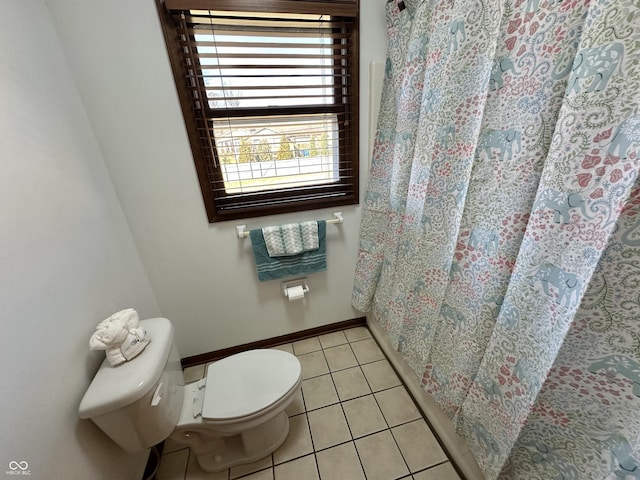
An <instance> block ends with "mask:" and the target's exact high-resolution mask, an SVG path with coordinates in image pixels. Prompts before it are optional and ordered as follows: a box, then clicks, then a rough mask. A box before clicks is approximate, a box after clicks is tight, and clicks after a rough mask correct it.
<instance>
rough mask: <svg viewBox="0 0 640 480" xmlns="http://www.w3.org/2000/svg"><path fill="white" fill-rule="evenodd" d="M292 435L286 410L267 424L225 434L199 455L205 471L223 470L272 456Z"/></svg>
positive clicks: (200, 463)
mask: <svg viewBox="0 0 640 480" xmlns="http://www.w3.org/2000/svg"><path fill="white" fill-rule="evenodd" d="M288 435H289V417H288V416H287V414H286V413H285V412H284V411H282V412H280V413H279V414H277V415H276V416H275V417H273V418H271V419H270V420H268V421H266V422H265V423H263V424H261V425H258V426H256V427H253V428H251V429H249V430H247V431H245V432H242V433H240V434H238V435H234V436H230V437H222V440H223V441H219V442H216V446H215V448H213V449H212V450H209V451H207V452H206V453H202V454H200V455H196V460H197V462H198V465H199V466H200V468H201V469H202V470H204V471H205V472H211V473H214V472H220V471H222V470H226V469H227V468H231V467H234V466H236V465H240V464H243V463H253V462H256V461H258V460H260V459H261V458H264V457H266V456H267V455H270V454H271V453H273V452H274V451H276V450H277V449H278V447H280V445H282V444H283V443H284V441H285V440H286V439H287V436H288Z"/></svg>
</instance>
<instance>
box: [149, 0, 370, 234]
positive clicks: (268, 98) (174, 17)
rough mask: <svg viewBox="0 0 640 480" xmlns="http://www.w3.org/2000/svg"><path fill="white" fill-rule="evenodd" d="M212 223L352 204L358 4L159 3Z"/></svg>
mask: <svg viewBox="0 0 640 480" xmlns="http://www.w3.org/2000/svg"><path fill="white" fill-rule="evenodd" d="M157 1H158V8H159V12H160V17H161V20H162V24H163V28H164V33H165V40H166V43H167V48H168V51H169V58H170V61H171V65H172V69H173V73H174V77H175V80H176V86H177V89H178V95H179V97H180V102H181V105H182V111H183V114H184V119H185V125H186V127H187V132H188V135H189V140H190V143H191V150H192V152H193V157H194V161H195V165H196V170H197V173H198V177H199V180H200V188H201V190H202V195H203V199H204V203H205V207H206V210H207V215H208V217H209V221H210V222H216V221H221V220H231V219H236V218H243V217H250V216H257V215H268V214H274V213H284V212H292V211H299V210H307V209H311V208H323V207H332V206H337V205H348V204H355V203H358V16H357V8H358V4H357V0H325V1H318V0H260V1H256V0H157Z"/></svg>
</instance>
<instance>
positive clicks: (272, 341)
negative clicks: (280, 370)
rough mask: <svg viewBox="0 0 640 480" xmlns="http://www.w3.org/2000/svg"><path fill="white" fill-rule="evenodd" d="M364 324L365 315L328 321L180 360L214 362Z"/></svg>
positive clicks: (188, 363)
mask: <svg viewBox="0 0 640 480" xmlns="http://www.w3.org/2000/svg"><path fill="white" fill-rule="evenodd" d="M366 324H367V319H366V317H359V318H353V319H351V320H345V321H342V322H336V323H330V324H328V325H322V326H320V327H315V328H309V329H307V330H301V331H299V332H293V333H288V334H286V335H280V336H279V337H272V338H267V339H265V340H258V341H255V342H250V343H245V344H243V345H237V346H235V347H229V348H223V349H221V350H215V351H213V352H208V353H201V354H200V355H193V356H191V357H185V358H183V359H182V360H181V362H182V368H187V367H192V366H194V365H202V364H203V363H209V362H214V361H216V360H220V359H221V358H224V357H228V356H229V355H233V354H235V353H240V352H245V351H247V350H253V349H256V348H271V347H275V346H277V345H282V344H283V343H291V342H295V341H298V340H304V339H305V338H310V337H317V336H318V335H324V334H325V333H331V332H337V331H339V330H345V329H347V328H353V327H361V326H364V325H366Z"/></svg>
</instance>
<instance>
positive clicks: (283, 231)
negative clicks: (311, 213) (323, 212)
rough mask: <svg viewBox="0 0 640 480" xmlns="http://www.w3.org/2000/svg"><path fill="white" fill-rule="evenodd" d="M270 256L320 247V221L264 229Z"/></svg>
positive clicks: (296, 253)
mask: <svg viewBox="0 0 640 480" xmlns="http://www.w3.org/2000/svg"><path fill="white" fill-rule="evenodd" d="M262 235H263V236H264V243H265V244H266V246H267V252H269V256H270V257H284V256H289V255H298V254H299V253H302V252H308V251H310V250H316V249H317V248H318V222H315V221H311V222H302V223H289V224H287V225H278V226H274V227H265V228H263V229H262Z"/></svg>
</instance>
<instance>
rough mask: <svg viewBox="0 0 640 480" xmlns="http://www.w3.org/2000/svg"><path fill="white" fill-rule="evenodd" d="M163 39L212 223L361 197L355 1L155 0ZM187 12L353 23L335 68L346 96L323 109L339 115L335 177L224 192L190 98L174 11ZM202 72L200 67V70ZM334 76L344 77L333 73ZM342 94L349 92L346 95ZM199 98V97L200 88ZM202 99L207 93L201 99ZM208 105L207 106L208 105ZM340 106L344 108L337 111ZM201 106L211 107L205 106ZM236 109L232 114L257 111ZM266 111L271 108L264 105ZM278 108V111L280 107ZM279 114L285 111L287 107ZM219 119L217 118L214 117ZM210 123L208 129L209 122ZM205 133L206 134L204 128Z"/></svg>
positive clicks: (209, 136) (204, 122) (203, 121)
mask: <svg viewBox="0 0 640 480" xmlns="http://www.w3.org/2000/svg"><path fill="white" fill-rule="evenodd" d="M156 3H157V7H158V12H159V16H160V21H161V25H162V29H163V33H164V38H165V43H166V46H167V51H168V55H169V60H170V63H171V67H172V71H173V75H174V79H175V84H176V89H177V92H178V97H179V100H180V105H181V108H182V113H183V116H184V121H185V126H186V130H187V134H188V137H189V142H190V145H191V151H192V154H193V159H194V163H195V167H196V172H197V176H198V179H199V183H200V189H201V191H202V197H203V201H204V205H205V209H206V212H207V217H208V220H209V222H210V223H213V222H219V221H225V220H234V219H239V218H247V217H256V216H261V215H273V214H280V213H288V212H295V211H303V210H311V209H317V208H330V207H335V206H341V205H353V204H357V203H358V201H359V185H358V180H359V146H358V143H359V111H358V109H359V40H358V39H359V34H358V29H359V25H358V23H359V16H358V7H359V5H358V0H328V1H327V0H325V1H318V0H156ZM186 10H215V11H233V12H251V11H256V12H271V13H283V14H286V13H294V14H301V13H312V14H322V15H330V16H331V17H332V18H334V17H337V18H338V19H340V21H342V22H344V21H348V22H349V23H350V25H351V33H350V44H351V48H349V49H348V52H349V55H348V59H347V60H346V63H345V64H343V65H335V66H334V69H336V70H337V69H341V70H344V69H348V76H349V78H350V80H351V81H350V82H349V85H340V84H338V85H337V86H336V88H335V90H336V92H337V94H339V95H344V96H345V97H346V98H348V101H347V102H344V103H343V104H342V105H340V104H337V105H338V107H336V106H335V105H329V106H328V107H327V108H326V113H332V112H335V113H336V115H337V116H340V117H341V120H340V121H339V122H338V124H339V126H340V130H339V131H340V134H339V142H338V143H339V145H338V165H339V180H338V181H334V182H330V183H325V184H321V185H312V186H304V187H294V188H287V189H274V190H266V191H263V192H252V193H238V194H228V193H226V192H225V191H224V190H223V189H221V188H220V187H219V186H220V185H222V180H223V179H222V170H221V168H220V161H219V159H218V152H217V150H216V147H215V138H214V135H213V127H212V125H213V121H212V118H211V116H209V115H206V114H203V113H202V109H201V111H200V112H198V111H197V105H194V103H196V102H197V99H196V100H194V94H193V90H194V89H193V88H189V83H188V82H191V87H193V80H192V79H193V75H191V76H190V75H189V72H188V71H187V67H186V66H185V65H184V63H185V62H184V60H183V54H182V52H183V46H181V45H182V43H183V42H182V43H181V39H180V34H179V32H178V31H177V29H176V26H175V18H176V15H179V12H180V11H186ZM200 71H201V70H200ZM334 78H335V79H337V80H338V81H340V79H342V78H345V75H335V76H334ZM344 92H348V94H345V93H344ZM200 98H203V95H202V92H201V93H200ZM205 98H206V97H205ZM207 105H209V104H208V103H207ZM341 106H342V110H340V111H337V110H339V109H340V107H341ZM204 110H212V109H211V108H209V109H204ZM244 110H245V111H243V109H240V108H239V109H234V112H233V115H240V116H242V115H251V116H252V115H256V114H259V113H261V112H260V111H258V110H260V109H256V108H252V109H244ZM265 110H271V108H270V107H266V108H265ZM280 110H282V109H280ZM308 111H309V110H305V109H304V108H298V107H292V108H291V109H290V111H289V112H288V113H289V114H291V115H294V114H296V113H299V114H304V113H305V112H308ZM283 113H287V112H286V111H285V112H283ZM217 118H221V117H217ZM209 125H211V127H210V128H208V127H207V126H209ZM203 131H206V134H203V133H202V132H203Z"/></svg>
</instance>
